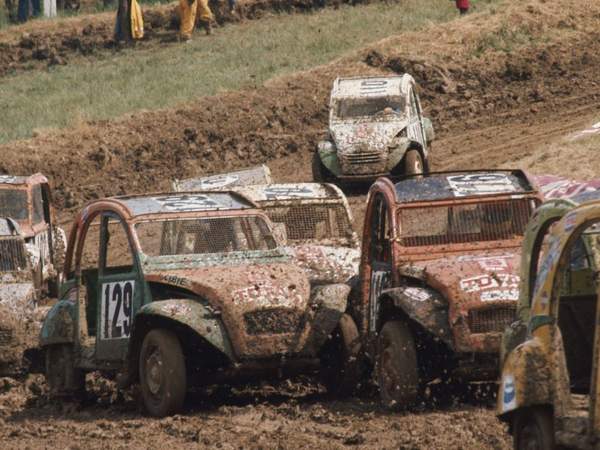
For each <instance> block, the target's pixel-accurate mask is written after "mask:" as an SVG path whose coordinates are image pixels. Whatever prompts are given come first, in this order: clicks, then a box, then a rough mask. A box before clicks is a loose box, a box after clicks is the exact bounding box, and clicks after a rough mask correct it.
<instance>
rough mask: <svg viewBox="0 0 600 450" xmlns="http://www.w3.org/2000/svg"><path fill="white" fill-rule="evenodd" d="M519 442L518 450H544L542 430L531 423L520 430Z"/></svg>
mask: <svg viewBox="0 0 600 450" xmlns="http://www.w3.org/2000/svg"><path fill="white" fill-rule="evenodd" d="M520 441H521V442H520V444H521V445H520V446H519V448H520V449H523V450H544V444H543V436H542V430H540V428H539V427H538V426H537V425H535V424H533V423H528V424H527V425H525V426H524V427H523V428H522V429H521V436H520Z"/></svg>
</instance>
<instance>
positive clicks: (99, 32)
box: [0, 0, 367, 77]
mask: <svg viewBox="0 0 600 450" xmlns="http://www.w3.org/2000/svg"><path fill="white" fill-rule="evenodd" d="M343 3H352V4H356V3H358V2H355V1H353V0H334V1H333V2H331V1H327V2H325V1H321V0H247V1H240V2H239V5H238V9H237V11H236V12H235V13H234V14H231V13H230V12H229V11H228V6H227V2H225V1H220V0H210V5H211V9H212V11H213V13H214V14H215V20H216V22H217V24H219V25H225V24H227V23H231V22H240V21H243V20H256V19H260V18H262V17H264V16H265V15H266V14H273V13H296V12H306V11H311V10H314V9H317V8H323V7H325V6H327V7H337V6H339V5H340V4H343ZM361 3H367V1H364V2H361ZM143 14H144V38H143V39H142V40H140V41H137V42H136V43H135V44H134V46H135V48H138V49H147V48H151V47H154V46H156V45H168V44H169V43H172V42H174V41H176V38H177V36H176V30H177V28H178V26H179V16H178V13H177V6H176V5H175V4H172V5H168V6H153V7H144V8H143ZM114 20H115V17H114V14H108V13H105V14H90V15H87V16H83V17H78V18H77V19H76V20H64V21H60V22H61V23H63V26H60V27H57V26H56V24H51V25H48V26H44V25H45V24H44V23H43V22H42V23H37V24H35V25H33V26H21V27H14V28H12V27H11V28H10V30H11V31H12V32H11V33H10V34H8V33H6V32H5V33H0V77H2V76H5V75H8V74H15V73H18V72H20V71H23V70H36V69H38V70H39V69H45V68H48V67H51V66H55V65H65V64H68V63H69V62H71V61H73V60H74V59H76V58H77V57H85V58H87V59H90V58H98V57H101V55H103V54H107V53H110V52H118V51H120V50H122V49H123V48H124V47H123V44H118V43H116V42H115V41H114V38H113V33H114Z"/></svg>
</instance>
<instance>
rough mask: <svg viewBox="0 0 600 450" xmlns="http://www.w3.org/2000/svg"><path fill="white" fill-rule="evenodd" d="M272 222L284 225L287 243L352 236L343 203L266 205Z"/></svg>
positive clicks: (264, 207)
mask: <svg viewBox="0 0 600 450" xmlns="http://www.w3.org/2000/svg"><path fill="white" fill-rule="evenodd" d="M263 209H264V210H265V212H266V213H267V215H268V216H269V218H270V219H271V221H272V222H274V223H280V224H283V225H285V231H286V235H287V240H288V242H292V243H293V242H305V241H309V242H315V241H321V240H322V241H332V240H347V241H348V242H350V240H351V239H352V225H351V224H350V220H349V218H348V213H347V211H346V209H345V208H344V206H343V205H294V206H263Z"/></svg>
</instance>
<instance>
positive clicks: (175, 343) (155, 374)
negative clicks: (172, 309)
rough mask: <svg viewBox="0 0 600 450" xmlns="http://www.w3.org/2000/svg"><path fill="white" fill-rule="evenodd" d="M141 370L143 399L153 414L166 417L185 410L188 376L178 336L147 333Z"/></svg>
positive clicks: (162, 331) (141, 354)
mask: <svg viewBox="0 0 600 450" xmlns="http://www.w3.org/2000/svg"><path fill="white" fill-rule="evenodd" d="M139 371H140V387H141V391H142V399H143V401H144V406H145V408H146V410H147V411H148V412H149V413H150V414H151V415H153V416H155V417H164V416H168V415H171V414H175V413H177V412H179V411H180V410H181V409H182V407H183V402H184V400H185V394H186V390H187V379H186V378H187V377H186V371H185V359H184V357H183V352H182V350H181V344H180V343H179V339H177V336H175V334H173V333H172V332H170V331H168V330H163V329H155V330H151V331H150V332H149V333H148V334H146V336H145V337H144V342H143V343H142V349H141V351H140V360H139Z"/></svg>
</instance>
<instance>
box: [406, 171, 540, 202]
mask: <svg viewBox="0 0 600 450" xmlns="http://www.w3.org/2000/svg"><path fill="white" fill-rule="evenodd" d="M394 188H395V189H394V190H395V192H396V200H397V201H398V202H400V203H403V202H420V201H436V200H448V199H457V198H466V197H478V196H486V195H499V194H524V193H530V192H535V189H534V188H533V187H532V185H531V182H530V181H529V179H528V178H527V175H526V174H525V172H523V171H521V170H482V171H461V172H439V173H432V174H429V175H424V176H420V177H418V178H416V177H413V178H406V179H403V180H401V181H398V182H397V183H395V185H394Z"/></svg>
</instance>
